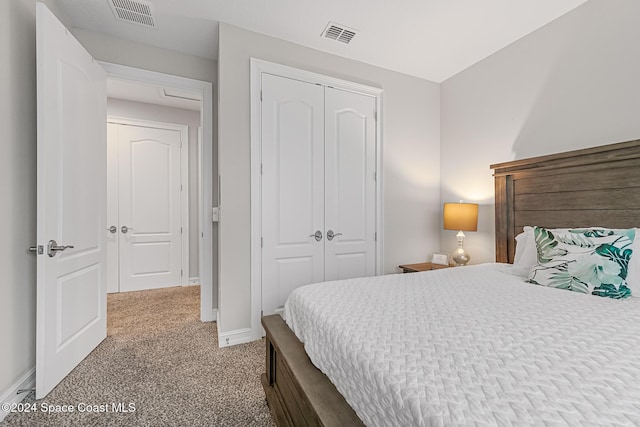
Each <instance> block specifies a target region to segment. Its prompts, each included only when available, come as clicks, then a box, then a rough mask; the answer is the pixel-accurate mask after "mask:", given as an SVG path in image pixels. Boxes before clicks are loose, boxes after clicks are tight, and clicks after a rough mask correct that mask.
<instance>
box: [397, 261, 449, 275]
mask: <svg viewBox="0 0 640 427" xmlns="http://www.w3.org/2000/svg"><path fill="white" fill-rule="evenodd" d="M398 267H400V268H401V269H402V272H403V273H417V272H418V271H429V270H439V269H441V268H449V267H450V266H449V265H443V264H434V263H432V262H420V263H418V264H403V265H399V266H398Z"/></svg>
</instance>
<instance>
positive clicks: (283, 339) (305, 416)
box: [262, 314, 364, 427]
mask: <svg viewBox="0 0 640 427" xmlns="http://www.w3.org/2000/svg"><path fill="white" fill-rule="evenodd" d="M262 326H263V327H264V330H265V332H266V346H267V352H266V362H267V363H266V372H265V373H264V374H262V387H263V388H264V392H265V395H266V397H267V403H268V405H269V408H270V409H271V413H272V415H273V419H274V421H275V422H276V424H277V425H278V426H280V427H283V426H296V427H297V426H326V427H330V426H331V427H332V426H336V427H338V426H341V427H342V426H364V424H363V423H362V421H361V420H360V418H358V416H357V415H356V413H355V412H354V411H353V409H352V408H351V407H350V406H349V404H348V403H347V402H346V400H344V397H342V395H341V394H340V393H339V392H338V390H336V388H335V386H334V385H333V384H332V383H331V381H330V380H329V378H327V377H326V376H325V375H324V374H323V373H322V372H320V370H319V369H318V368H316V367H315V366H314V365H313V364H312V363H311V360H310V359H309V356H307V353H305V351H304V347H303V345H302V343H301V342H300V341H299V340H298V338H297V337H296V336H295V334H294V333H293V332H292V331H291V329H289V327H288V326H287V324H286V323H285V322H284V320H283V319H282V317H280V316H279V315H277V314H276V315H271V316H265V317H263V318H262Z"/></svg>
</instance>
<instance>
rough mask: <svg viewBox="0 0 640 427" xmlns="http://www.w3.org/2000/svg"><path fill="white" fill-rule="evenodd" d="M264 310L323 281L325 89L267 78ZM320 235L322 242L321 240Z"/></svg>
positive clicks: (264, 85)
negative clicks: (300, 287) (312, 284)
mask: <svg viewBox="0 0 640 427" xmlns="http://www.w3.org/2000/svg"><path fill="white" fill-rule="evenodd" d="M261 120H262V194H261V196H262V311H263V314H264V315H267V314H272V313H274V311H275V310H276V308H278V307H280V306H282V305H283V304H284V302H285V300H286V298H287V296H289V294H290V293H291V291H292V290H293V289H295V288H296V287H298V286H301V285H305V284H308V283H315V282H320V281H322V280H323V279H324V207H323V206H324V89H323V87H322V86H318V85H314V84H309V83H304V82H301V81H297V80H292V79H287V78H283V77H277V76H273V75H269V74H263V76H262V117H261ZM316 236H317V237H316Z"/></svg>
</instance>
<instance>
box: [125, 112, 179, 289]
mask: <svg viewBox="0 0 640 427" xmlns="http://www.w3.org/2000/svg"><path fill="white" fill-rule="evenodd" d="M118 139H119V153H118V156H119V224H118V229H117V233H119V234H120V235H119V258H120V262H119V270H120V291H138V290H142V289H152V288H162V287H168V286H180V285H181V284H182V217H181V210H180V208H181V203H180V197H181V182H180V163H181V162H180V147H181V144H182V140H183V135H182V134H181V132H180V131H178V130H174V129H162V128H152V127H144V126H130V125H120V126H119V130H118Z"/></svg>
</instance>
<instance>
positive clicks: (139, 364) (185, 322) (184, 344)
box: [0, 286, 274, 426]
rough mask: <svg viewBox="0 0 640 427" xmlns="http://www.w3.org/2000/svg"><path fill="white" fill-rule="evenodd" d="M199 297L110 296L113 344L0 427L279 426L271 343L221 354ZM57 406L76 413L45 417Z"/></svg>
mask: <svg viewBox="0 0 640 427" xmlns="http://www.w3.org/2000/svg"><path fill="white" fill-rule="evenodd" d="M199 292H200V288H199V287H198V286H189V287H176V288H166V289H156V290H150V291H140V292H127V293H120V294H111V295H109V297H108V311H107V312H108V315H107V322H108V327H107V329H108V333H107V338H106V339H105V340H104V341H103V342H102V343H101V344H100V345H99V346H98V347H97V348H96V349H95V350H94V351H93V352H92V353H91V354H90V355H89V356H87V357H86V358H85V359H84V360H83V361H82V362H81V363H80V364H79V365H78V366H77V367H76V368H75V369H74V370H73V371H72V372H71V373H70V374H69V375H68V376H67V377H66V378H65V379H64V380H63V381H62V382H61V383H60V384H59V385H58V386H57V387H56V388H55V389H54V390H53V391H52V392H51V393H50V394H49V395H48V396H47V397H46V398H44V399H41V400H35V399H34V397H33V393H31V394H30V395H29V396H27V398H26V399H25V401H24V402H31V403H32V404H33V405H34V408H35V409H36V411H35V412H30V413H14V414H9V415H8V416H7V417H6V418H5V419H4V421H3V422H2V423H0V425H1V426H274V423H273V421H272V419H271V415H270V413H269V409H268V407H267V404H266V402H265V397H264V392H263V390H262V386H261V384H260V375H261V373H262V372H263V371H264V340H262V341H257V342H252V343H248V344H242V345H237V346H233V347H226V348H218V340H217V333H216V324H215V323H202V322H200V320H199V313H200V298H199ZM51 405H60V406H58V408H60V409H61V408H62V405H69V407H72V408H73V409H74V412H73V413H51V414H48V413H47V412H46V411H45V412H43V409H45V410H48V409H58V408H56V406H53V407H52V406H51ZM118 409H120V411H119V412H118ZM122 409H124V410H127V411H128V412H124V411H123V410H122ZM90 410H91V411H90ZM81 411H82V412H81ZM100 411H103V412H100Z"/></svg>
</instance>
